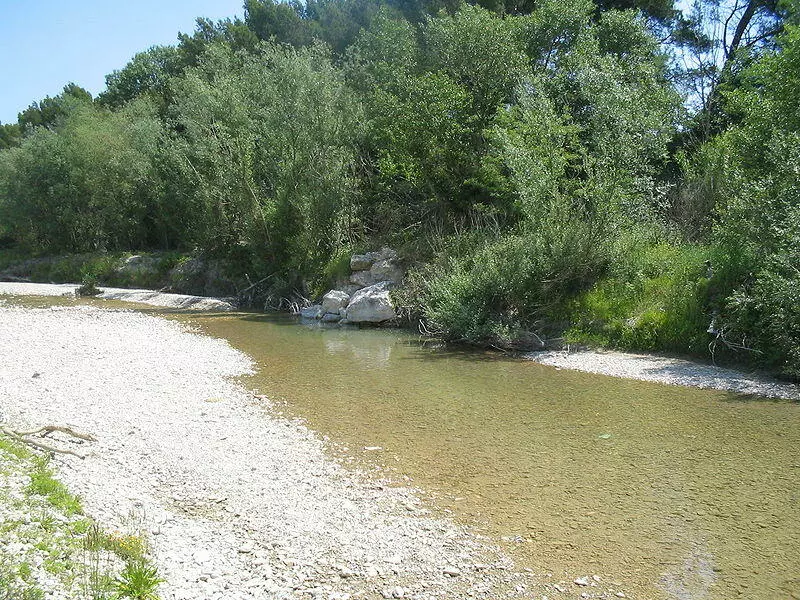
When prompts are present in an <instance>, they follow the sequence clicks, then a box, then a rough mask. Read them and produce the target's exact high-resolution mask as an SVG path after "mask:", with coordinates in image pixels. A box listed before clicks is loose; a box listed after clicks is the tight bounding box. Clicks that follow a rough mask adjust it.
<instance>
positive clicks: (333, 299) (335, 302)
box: [322, 290, 350, 315]
mask: <svg viewBox="0 0 800 600" xmlns="http://www.w3.org/2000/svg"><path fill="white" fill-rule="evenodd" d="M349 302H350V294H348V293H347V292H343V291H341V290H331V291H330V292H328V293H327V294H325V296H323V298H322V313H323V314H333V315H338V314H339V309H340V308H346V307H347V305H348V304H349Z"/></svg>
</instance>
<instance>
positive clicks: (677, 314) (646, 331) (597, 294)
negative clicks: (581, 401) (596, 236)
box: [567, 238, 713, 356]
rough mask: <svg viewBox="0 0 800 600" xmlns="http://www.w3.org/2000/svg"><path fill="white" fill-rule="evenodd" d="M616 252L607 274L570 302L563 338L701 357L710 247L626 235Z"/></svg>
mask: <svg viewBox="0 0 800 600" xmlns="http://www.w3.org/2000/svg"><path fill="white" fill-rule="evenodd" d="M618 252H619V255H620V260H618V261H617V262H616V263H615V266H614V267H613V268H612V269H611V271H610V272H609V274H608V276H607V277H606V278H604V279H603V280H602V281H600V282H598V283H597V284H596V285H595V286H594V287H592V289H590V290H588V291H587V292H585V293H584V294H582V295H580V296H579V297H578V298H577V299H576V300H575V303H574V305H573V306H572V307H571V309H570V313H571V315H572V319H573V325H572V326H571V328H570V329H569V331H568V332H567V338H568V339H569V340H570V341H572V342H576V343H591V344H598V345H603V346H610V347H615V348H622V349H628V350H651V351H652V350H662V351H663V350H668V351H673V352H682V353H689V354H695V355H701V356H702V355H704V354H705V353H706V352H707V346H708V344H709V342H711V340H712V337H711V335H710V334H708V333H707V331H706V329H707V328H708V326H709V323H710V321H711V314H712V310H711V307H710V296H711V290H712V289H713V285H712V282H710V281H709V278H708V277H707V275H708V273H707V267H706V264H705V261H706V260H709V258H710V256H711V253H710V250H709V249H708V248H705V247H693V246H678V245H673V244H668V243H665V242H659V241H657V240H652V241H650V240H646V239H645V240H637V239H635V238H631V241H630V242H629V243H627V244H625V245H623V247H621V248H619V249H618Z"/></svg>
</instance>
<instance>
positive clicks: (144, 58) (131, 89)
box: [97, 46, 183, 108]
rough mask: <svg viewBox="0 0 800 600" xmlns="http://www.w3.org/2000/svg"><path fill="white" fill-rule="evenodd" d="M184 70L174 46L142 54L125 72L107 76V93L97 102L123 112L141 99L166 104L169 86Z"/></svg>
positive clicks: (119, 71)
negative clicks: (124, 108) (130, 104)
mask: <svg viewBox="0 0 800 600" xmlns="http://www.w3.org/2000/svg"><path fill="white" fill-rule="evenodd" d="M182 68H183V64H182V60H181V56H180V53H179V51H178V49H177V48H175V47H173V46H153V47H152V48H149V49H148V50H146V51H144V52H139V53H137V54H136V55H134V57H133V58H132V59H131V61H130V62H129V63H128V64H127V65H125V66H124V67H123V68H122V69H120V70H118V71H114V72H113V73H111V74H110V75H107V76H106V90H105V91H104V92H103V93H101V94H100V95H99V96H98V97H97V101H98V102H100V103H102V104H105V105H106V106H110V107H114V108H120V107H122V106H124V105H125V104H127V103H128V102H130V101H131V100H134V99H136V98H138V97H140V96H145V95H147V96H149V97H151V98H153V99H155V100H157V101H160V102H161V103H164V102H166V101H167V100H168V99H167V98H166V94H167V86H168V83H169V80H170V78H171V77H174V76H176V75H178V74H180V73H181V71H182Z"/></svg>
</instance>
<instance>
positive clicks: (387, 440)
mask: <svg viewBox="0 0 800 600" xmlns="http://www.w3.org/2000/svg"><path fill="white" fill-rule="evenodd" d="M48 302H53V301H52V300H49V301H48ZM59 303H60V302H59ZM26 304H28V302H26ZM99 305H100V306H107V305H108V303H100V304H99ZM148 312H151V311H150V310H148ZM180 318H181V320H188V321H189V322H191V323H193V324H196V325H199V326H200V327H201V328H202V329H203V330H205V331H206V332H208V333H210V334H212V335H215V336H219V337H223V338H225V339H227V340H229V341H230V343H231V344H232V345H233V346H235V347H237V348H239V349H241V350H242V351H244V352H247V353H248V354H249V355H250V356H252V357H253V358H254V359H255V360H256V361H257V363H258V366H259V369H258V373H257V374H256V375H255V376H253V377H251V378H248V380H246V381H245V384H246V385H249V386H250V387H252V388H254V389H257V390H258V391H259V392H260V393H263V394H266V395H268V396H269V397H271V398H272V399H274V400H276V401H278V402H279V403H282V404H283V406H284V407H285V411H286V412H287V413H288V414H291V415H295V416H300V417H302V418H304V419H305V420H307V422H308V424H309V426H310V427H311V428H313V429H315V430H317V431H319V432H320V433H322V434H324V435H327V436H329V437H330V438H331V440H332V441H333V442H335V443H337V444H339V445H341V446H344V447H347V448H349V450H348V454H350V455H351V456H354V457H356V458H357V459H358V460H359V461H365V463H366V464H378V465H383V466H384V467H386V468H388V469H393V470H394V472H395V473H396V475H398V476H402V475H405V476H408V477H410V478H411V479H412V480H413V482H414V484H415V485H417V486H419V487H420V488H422V489H423V490H425V491H427V492H429V493H430V494H431V495H432V496H433V497H434V498H435V500H436V503H437V504H438V505H439V506H441V507H444V508H445V509H447V510H451V511H453V514H454V515H455V516H456V517H457V518H459V519H461V520H463V521H464V522H466V523H469V524H472V525H475V526H476V527H477V528H478V530H480V531H481V532H483V533H485V534H487V535H490V536H492V537H495V538H500V539H503V538H504V545H505V547H506V548H507V549H508V551H509V552H510V553H511V554H512V555H513V556H514V557H515V559H516V560H517V561H518V562H519V564H520V565H521V566H527V567H530V568H532V569H533V570H534V571H535V572H536V573H538V574H542V575H543V577H544V578H545V579H547V574H552V576H551V578H550V579H549V580H551V581H554V582H557V581H562V580H563V581H566V582H569V583H568V585H565V587H567V588H569V589H570V592H575V591H576V589H577V588H576V587H575V586H573V585H572V584H571V581H572V580H573V579H574V578H576V577H579V576H586V575H598V576H599V577H600V578H601V582H600V583H599V584H598V587H597V588H589V591H590V592H592V593H598V592H600V591H602V590H603V589H606V588H607V587H614V585H613V582H618V583H621V584H622V586H623V587H622V589H624V590H625V591H626V594H627V597H629V598H678V599H687V600H689V599H692V600H694V599H702V598H710V599H723V598H724V599H728V598H747V599H757V598H800V404H799V403H792V402H785V401H774V400H765V399H762V398H756V397H744V396H738V395H733V394H727V393H722V392H714V391H707V390H698V389H691V388H680V387H673V386H665V385H660V384H652V383H641V382H633V381H628V380H621V379H615V378H610V377H604V376H600V375H592V374H586V373H578V372H572V371H566V370H557V369H554V368H552V367H546V366H542V365H538V364H535V363H533V362H530V361H525V360H518V359H513V358H507V357H503V356H501V355H498V354H495V353H485V352H477V351H452V350H446V349H443V348H439V347H435V346H430V345H427V346H426V345H425V344H422V343H420V341H419V339H418V338H417V337H416V336H413V335H410V334H407V333H402V332H397V331H385V330H340V329H320V328H309V327H305V326H299V325H297V324H296V323H295V322H294V321H293V320H291V319H289V318H287V317H275V316H268V315H256V314H246V313H240V314H230V313H227V314H192V315H188V316H187V315H184V316H181V317H180ZM375 447H380V448H381V449H380V450H374V449H370V450H365V448H375ZM577 591H581V590H577Z"/></svg>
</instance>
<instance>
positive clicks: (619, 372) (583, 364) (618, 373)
mask: <svg viewBox="0 0 800 600" xmlns="http://www.w3.org/2000/svg"><path fill="white" fill-rule="evenodd" d="M525 357H526V358H528V359H530V360H533V361H535V362H538V363H541V364H543V365H549V366H551V367H556V368H559V369H572V370H575V371H582V372H584V373H597V374H600V375H608V376H611V377H621V378H623V379H636V380H638V381H653V382H657V383H664V384H667V385H680V386H687V387H697V388H704V389H712V390H722V391H728V392H735V393H737V394H746V395H755V396H764V397H766V398H780V399H784V400H800V386H798V385H794V384H791V383H786V382H782V381H779V380H777V379H775V378H772V377H769V376H767V375H764V374H760V373H747V372H744V371H737V370H735V369H726V368H723V367H717V366H715V365H709V364H704V363H698V362H694V361H690V360H686V359H683V358H675V357H670V356H658V355H655V354H633V353H630V352H615V351H611V350H605V351H600V350H579V351H577V352H552V351H548V352H531V353H528V354H525Z"/></svg>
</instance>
